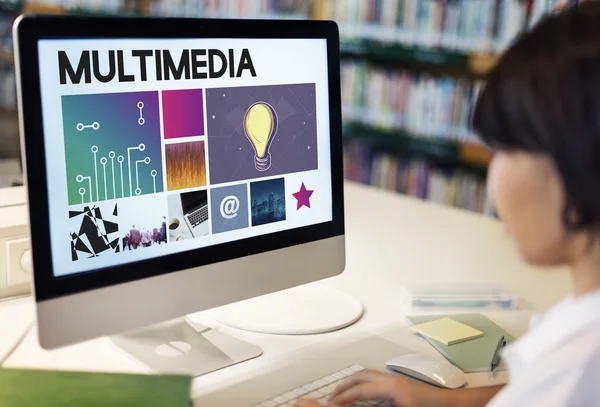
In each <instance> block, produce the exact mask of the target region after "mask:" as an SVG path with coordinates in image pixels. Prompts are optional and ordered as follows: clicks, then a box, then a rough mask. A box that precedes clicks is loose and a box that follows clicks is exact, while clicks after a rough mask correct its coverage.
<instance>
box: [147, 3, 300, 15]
mask: <svg viewBox="0 0 600 407" xmlns="http://www.w3.org/2000/svg"><path fill="white" fill-rule="evenodd" d="M150 13H151V14H152V15H157V16H180V17H206V18H260V19H272V18H278V19H307V18H309V17H310V13H311V9H310V2H309V1H306V0H177V1H173V0H152V2H151V11H150Z"/></svg>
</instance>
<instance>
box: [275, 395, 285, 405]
mask: <svg viewBox="0 0 600 407" xmlns="http://www.w3.org/2000/svg"><path fill="white" fill-rule="evenodd" d="M273 401H274V402H275V403H277V405H278V406H279V405H281V404H283V403H286V402H287V401H288V399H286V398H284V397H282V396H277V397H274V398H273Z"/></svg>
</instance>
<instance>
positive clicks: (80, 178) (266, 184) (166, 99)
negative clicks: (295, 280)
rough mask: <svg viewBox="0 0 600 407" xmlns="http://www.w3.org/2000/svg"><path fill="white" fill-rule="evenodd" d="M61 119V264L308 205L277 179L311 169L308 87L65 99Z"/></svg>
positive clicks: (312, 113)
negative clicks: (65, 251) (66, 253)
mask: <svg viewBox="0 0 600 407" xmlns="http://www.w3.org/2000/svg"><path fill="white" fill-rule="evenodd" d="M62 115H63V131H64V145H65V164H66V177H67V191H68V205H69V208H68V218H67V219H68V220H67V221H68V228H69V233H70V242H71V245H70V246H71V260H72V261H81V260H83V259H88V258H94V257H100V256H107V255H119V254H120V253H123V252H127V251H136V250H148V249H150V250H151V248H152V247H155V246H160V245H171V244H177V242H179V241H182V240H189V239H202V238H206V237H207V236H209V235H213V234H222V233H228V232H232V231H236V230H240V229H245V228H257V233H256V234H257V235H259V234H262V232H261V231H260V229H259V228H260V226H262V225H266V224H273V223H276V222H285V221H286V219H287V218H288V217H289V216H293V212H295V211H302V210H304V211H306V210H310V208H311V203H310V201H311V196H312V195H313V193H314V192H315V191H314V189H311V185H309V184H305V183H304V182H300V183H299V184H298V185H288V186H287V188H286V181H287V180H286V177H285V175H286V174H293V173H302V172H306V171H313V170H316V169H317V168H318V157H317V123H316V98H315V84H314V83H307V84H289V85H273V86H251V87H233V88H207V89H184V90H162V91H143V92H128V93H104V94H85V95H64V96H62ZM294 179H296V178H294ZM286 191H288V194H289V195H291V196H293V198H294V201H293V202H295V205H294V207H289V206H291V205H290V204H289V202H290V201H289V200H288V201H287V202H288V204H287V205H286ZM290 191H293V192H290ZM286 206H288V207H286ZM282 229H283V227H282ZM235 239H236V237H235V236H233V235H232V239H231V240H235ZM199 246H204V245H199ZM149 254H150V253H149Z"/></svg>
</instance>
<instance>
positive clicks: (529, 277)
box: [0, 184, 571, 396]
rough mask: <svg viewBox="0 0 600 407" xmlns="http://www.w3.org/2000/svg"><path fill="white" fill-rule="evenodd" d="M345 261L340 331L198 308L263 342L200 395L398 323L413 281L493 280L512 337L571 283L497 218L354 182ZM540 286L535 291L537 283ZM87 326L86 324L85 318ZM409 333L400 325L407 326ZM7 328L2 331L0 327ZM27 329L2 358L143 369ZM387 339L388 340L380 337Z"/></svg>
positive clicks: (20, 363)
mask: <svg viewBox="0 0 600 407" xmlns="http://www.w3.org/2000/svg"><path fill="white" fill-rule="evenodd" d="M345 202H346V225H347V229H346V230H347V231H346V237H347V240H346V242H347V268H346V272H345V273H344V274H342V275H341V276H338V277H335V278H332V279H328V280H326V281H325V282H324V283H325V284H327V285H329V286H332V287H335V288H337V289H341V290H343V291H345V292H347V293H349V294H351V295H354V296H355V297H356V298H358V299H359V300H360V301H362V302H363V303H364V304H365V307H366V314H365V316H364V317H363V318H362V319H361V320H360V321H359V322H358V323H357V324H355V325H353V326H351V327H349V328H346V329H344V330H341V331H338V332H334V333H330V334H325V335H309V336H275V335H262V334H255V333H250V332H243V331H237V330H233V329H230V328H227V327H220V326H218V325H217V324H216V323H215V322H214V321H211V320H209V319H208V318H207V317H206V316H203V315H202V314H200V315H199V317H198V319H201V320H203V322H204V323H205V324H207V325H209V326H213V327H216V328H218V329H221V330H223V331H225V332H228V333H231V334H233V335H235V336H237V337H239V338H241V339H244V340H247V341H250V342H252V343H254V344H256V345H258V346H261V347H262V348H263V350H264V351H265V353H264V355H263V356H262V357H260V358H258V359H255V360H252V361H249V362H245V363H242V364H240V365H238V366H233V367H230V368H227V369H224V370H222V371H218V372H215V373H211V374H208V375H205V376H202V377H199V378H197V379H195V380H194V386H193V394H194V396H198V395H201V394H205V393H207V392H210V391H213V390H217V389H220V388H222V387H224V386H226V385H228V384H231V383H235V382H237V381H241V380H243V378H244V377H249V376H251V375H253V374H255V373H256V372H257V371H265V370H268V369H270V368H271V367H275V366H277V365H280V364H281V363H283V362H282V361H283V360H284V359H287V360H288V362H286V363H289V358H290V357H293V355H294V354H295V353H296V352H298V351H300V350H302V349H305V348H307V347H310V346H314V345H317V346H318V344H319V343H332V342H335V341H337V340H339V341H343V340H345V339H347V338H349V337H352V336H354V335H357V334H359V333H371V334H376V335H377V334H378V333H379V332H382V330H386V329H388V328H391V329H406V328H405V322H404V318H403V316H404V315H405V313H406V310H403V309H402V306H401V304H400V301H399V296H398V292H399V289H400V287H401V285H402V284H405V283H411V282H419V283H422V282H436V283H443V282H486V283H500V284H503V285H504V286H506V287H507V288H509V289H512V290H514V291H515V292H516V293H517V294H518V295H519V296H520V297H521V300H520V304H521V308H523V309H524V310H522V311H496V312H491V313H487V315H488V316H490V317H491V318H492V319H493V320H495V321H496V322H497V323H499V324H500V325H502V326H503V327H504V328H505V329H507V330H508V331H509V332H510V333H511V334H514V335H521V334H522V333H523V332H524V330H525V329H526V325H527V320H528V317H529V316H530V314H531V310H532V309H533V308H535V309H542V310H543V309H546V308H548V307H549V306H551V305H552V304H554V303H555V302H557V301H558V300H559V299H561V298H562V297H564V296H565V295H566V294H567V293H568V291H569V289H570V287H571V286H570V282H569V279H568V275H567V273H566V271H565V270H552V271H550V270H537V269H535V268H532V267H530V266H528V265H526V264H524V263H523V262H522V261H521V260H520V258H519V256H518V253H516V251H515V249H514V247H513V244H512V242H511V240H510V238H509V236H508V235H507V234H506V232H505V229H504V227H503V226H502V224H501V223H500V222H498V221H497V220H495V219H491V218H487V217H483V216H480V215H477V214H474V213H470V212H467V211H462V210H456V209H451V208H447V207H444V206H438V205H436V204H432V203H427V202H423V201H420V200H417V199H413V198H408V197H403V196H400V195H397V194H391V193H387V192H383V191H380V190H376V189H372V188H369V187H364V186H359V185H356V184H346V199H345ZM541 287H543V289H541ZM33 315H34V306H33V302H32V300H31V299H29V298H26V299H20V300H14V301H7V302H4V303H0V326H1V327H2V332H3V334H2V335H0V354H1V353H3V352H4V351H5V350H7V349H8V347H9V346H10V344H11V342H12V341H14V340H15V339H16V338H17V337H18V335H19V333H20V332H22V329H24V327H25V326H26V325H27V323H28V322H30V321H31V320H32V319H33ZM90 323H93V321H90ZM406 330H407V329H406ZM5 333H6V334H5ZM36 335H37V333H36V332H35V329H34V330H33V331H32V332H31V333H30V334H29V335H28V336H27V338H26V339H25V341H24V342H23V344H22V345H21V346H20V347H19V349H18V350H17V351H16V352H15V354H14V355H13V356H12V357H11V358H10V359H9V360H8V362H7V366H11V367H32V368H51V369H76V370H88V371H122V372H141V371H143V368H142V367H141V366H139V365H138V364H137V363H136V362H135V361H132V360H130V359H128V358H127V357H125V356H124V355H123V354H122V353H120V352H119V351H118V350H117V349H116V348H115V347H113V346H112V344H111V343H110V341H109V340H108V339H107V338H101V339H97V340H93V341H89V342H85V343H82V344H78V345H74V346H70V347H66V348H63V349H59V350H54V351H50V352H48V351H44V350H42V349H41V348H40V347H39V345H38V344H37V337H36ZM388 339H389V338H388ZM401 345H402V346H403V347H405V348H408V349H410V350H412V351H415V352H431V353H434V351H433V349H432V348H430V347H429V346H428V345H426V344H424V341H423V340H421V339H419V338H417V337H415V336H413V335H406V336H403V337H402V343H401ZM506 379H507V376H506V374H500V375H498V376H497V377H496V379H490V378H489V376H488V375H487V374H474V375H470V376H469V385H485V384H488V383H491V382H494V381H495V382H503V381H505V380H506Z"/></svg>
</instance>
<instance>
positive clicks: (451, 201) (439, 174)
mask: <svg viewBox="0 0 600 407" xmlns="http://www.w3.org/2000/svg"><path fill="white" fill-rule="evenodd" d="M344 172H345V174H344V175H345V177H346V179H349V180H353V181H357V182H361V183H365V184H369V185H373V186H377V187H379V188H383V189H387V190H391V191H396V192H399V193H402V194H406V195H410V196H414V197H417V198H420V199H426V200H430V201H432V202H436V203H439V204H444V205H449V206H453V207H457V208H463V209H467V210H471V211H474V212H478V213H483V214H487V215H490V216H492V215H493V208H492V205H491V203H490V201H489V199H488V198H487V193H486V186H485V180H484V178H483V177H481V176H479V175H476V174H471V173H469V172H465V171H462V170H460V169H458V170H448V169H443V168H437V167H435V166H434V165H433V164H431V163H429V162H427V161H424V160H420V159H417V158H405V157H402V156H399V155H395V154H392V153H388V152H380V151H377V150H372V149H371V148H369V147H368V146H367V145H365V144H362V143H359V142H356V141H351V142H347V143H346V145H345V148H344Z"/></svg>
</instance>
